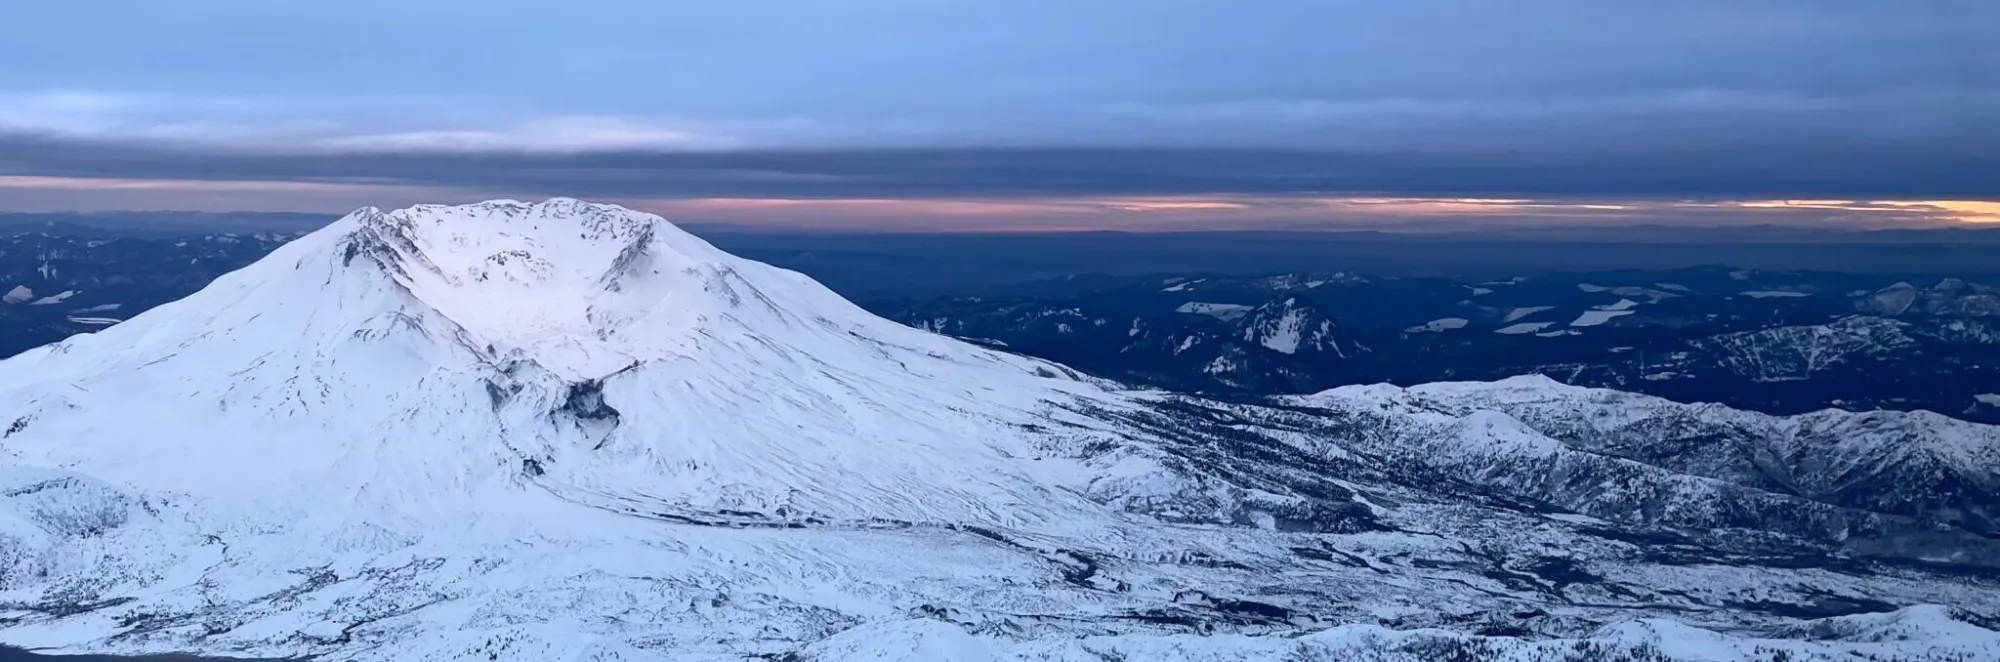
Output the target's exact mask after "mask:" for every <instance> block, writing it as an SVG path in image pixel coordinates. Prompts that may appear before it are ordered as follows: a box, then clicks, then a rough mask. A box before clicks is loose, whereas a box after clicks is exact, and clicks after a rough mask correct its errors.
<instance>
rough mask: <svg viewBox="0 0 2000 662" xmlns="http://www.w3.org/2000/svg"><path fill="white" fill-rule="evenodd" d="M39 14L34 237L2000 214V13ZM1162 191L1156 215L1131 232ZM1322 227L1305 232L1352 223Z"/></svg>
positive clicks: (1020, 5)
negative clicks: (656, 223) (600, 212)
mask: <svg viewBox="0 0 2000 662" xmlns="http://www.w3.org/2000/svg"><path fill="white" fill-rule="evenodd" d="M6 13H7V19H6V20H5V21H0V209H66V208H130V207H135V206H138V207H183V208H214V207H219V206H226V207H237V208H271V209H319V208H326V209H334V208H340V207H346V206H353V205H354V204H362V203H377V202H379V203H386V204H399V203H401V202H405V201H408V200H415V199H461V198H473V197H482V196H490V195H510V196H518V197H534V196H541V195H557V194H561V195H576V196H582V197H595V198H606V199H616V200H627V201H638V202H643V203H648V204H652V205H654V206H657V207H663V208H667V209H677V210H693V209H699V210H706V211H704V212H703V213H708V214H711V215H715V216H717V217H718V218H723V219H724V220H730V219H736V220H746V221H749V220H756V219H757V218H760V217H764V216H770V217H786V218H793V219H794V220H797V221H800V222H804V221H809V220H810V219H812V218H814V217H815V215H825V216H827V217H829V218H831V217H841V215H842V214H849V215H850V216H851V215H852V213H854V210H855V209H866V210H867V211H866V212H865V214H864V216H866V217H867V218H880V219H883V222H885V223H887V222H923V221H924V219H931V218H935V217H940V216H951V215H952V214H953V213H955V212H951V211H950V210H951V209H955V208H956V207H954V206H955V205H958V206H962V205H989V206H992V207H990V208H984V209H986V210H987V211H988V212H992V213H993V214H998V215H1000V216H1005V215H1006V214H1007V212H1005V211H1004V210H1006V209H1013V210H1014V211H1015V212H1019V213H1022V214H1028V215H1030V216H1032V214H1029V212H1028V211H1026V210H1027V209H1028V208H1029V207H1031V206H1035V205H1057V206H1063V208H1064V209H1068V210H1070V211H1067V212H1064V213H1066V214H1070V216H1065V217H1064V218H1066V219H1068V221H1075V220H1076V219H1075V218H1074V217H1073V216H1074V213H1073V212H1074V210H1075V209H1076V208H1077V207H1076V205H1083V206H1084V207H1085V208H1089V209H1093V210H1097V209H1099V207H1101V208H1102V209H1101V210H1100V211H1103V213H1104V215H1106V216H1107V219H1108V220H1107V221H1106V222H1108V223H1115V222H1118V221H1117V219H1116V218H1110V217H1121V214H1125V215H1129V214H1133V213H1143V212H1144V211H1158V210H1161V209H1170V210H1174V211H1175V213H1177V214H1183V215H1187V217H1188V218H1198V217H1202V216H1203V213H1205V212H1204V210H1206V211H1208V212H1213V211H1216V210H1221V209H1225V208H1228V207H1225V206H1222V205H1236V206H1237V207H1236V208H1237V209H1239V211H1240V210H1241V209H1251V210H1253V211H1252V212H1251V213H1247V214H1238V215H1237V216H1230V215H1229V214H1222V215H1218V216H1215V218H1216V219H1224V218H1225V217H1229V218H1238V217H1240V218H1238V220H1245V219H1249V218H1250V217H1254V216H1257V215H1258V214H1261V213H1264V212H1271V213H1272V214H1274V215H1275V214H1276V212H1275V211H1274V210H1278V209H1287V210H1296V209H1298V208H1299V201H1300V200H1316V201H1324V200H1349V199H1363V200H1385V199H1389V200H1463V199H1468V198H1473V199H1479V200H1494V199H1502V200H1533V201H1536V202H1535V204H1543V203H1544V202H1547V203H1549V204H1556V203H1559V202H1562V201H1575V200H1587V201H1593V202H1595V203H1604V202H1605V201H1616V203H1617V204H1618V205H1639V204H1642V203H1643V204H1644V205H1651V206H1650V207H1648V208H1649V209H1650V208H1657V207H1658V205H1659V204H1660V203H1661V202H1662V201H1676V203H1677V204H1678V203H1684V202H1686V201H1691V200H1692V201H1701V202H1704V203H1708V202H1716V201H1761V200H1774V199H1809V200H1814V201H1820V202H1834V201H1882V200H1919V201H1939V200H1943V201H1960V200H1990V199H1994V198H2000V40H1995V39H1993V38H1992V37H1991V35H1990V30H1991V29H1992V28H1993V27H1994V26H2000V3H1995V2H1991V1H1988V0H1873V1H1864V0H1655V1H1647V2H1638V1H1615V0H1589V1H1586V0H1518V1H1513V2H1496V1H1494V0H1397V1H1393V2H1392V1H1382V2H1353V1H1340V0H1317V1H1306V0H1146V1H1140V0H1010V1H1006V2H974V1H969V0H964V1H946V0H840V1H836V0H823V1H813V0H761V1H760V0H742V1H738V2H680V1H673V0H650V1H641V0H571V1H568V2H541V1H527V0H481V1H476V2H475V1H472V0H396V1H390V0H342V1H338V2H335V1H331V0H286V1H282V2H278V1H272V0H174V1H171V2H170V1H165V0H116V1H114V0H62V1H49V0H12V1H11V2H9V3H8V10H7V12H6ZM406 199H407V200H406ZM1135 200H1136V201H1138V202H1140V203H1143V204H1142V205H1140V207H1145V206H1146V205H1154V206H1153V207H1145V209H1143V210H1141V211H1134V210H1135V209H1140V207H1134V206H1133V205H1122V206H1121V205H1120V204H1116V203H1118V202H1119V201H1125V202H1130V201H1135ZM896 201H905V202H909V203H910V204H908V205H904V206H900V207H899V206H897V205H894V204H890V203H892V202H896ZM1107 201H1108V202H1107ZM861 203H868V204H861ZM1098 203H1106V204H1098ZM1093 205H1095V206H1093ZM1159 205H1169V206H1159ZM1204 205H1207V206H1204ZM1309 206H1310V207H1311V208H1312V209H1313V211H1312V212H1311V214H1308V216H1307V217H1306V218H1304V219H1303V220H1301V219H1290V220H1288V221H1287V222H1288V223H1292V222H1304V221H1310V220H1311V218H1312V217H1314V216H1313V215H1315V214H1331V213H1334V212H1327V211H1326V209H1327V207H1326V206H1324V205H1317V206H1313V205H1309ZM1600 206H1603V205H1600ZM1612 206H1616V205H1612ZM1816 206H1831V205H1825V204H1819V205H1816ZM1864 206H1865V205H1864ZM1713 207H1714V206H1713V205H1710V206H1708V207H1704V208H1713ZM1586 208H1587V207H1586ZM1742 208H1744V209H1763V208H1767V207H1766V206H1757V205H1751V206H1748V207H1742ZM1898 208H1899V209H1905V210H1907V209H1908V208H1909V207H1908V206H1906V205H1905V206H1900V207H1898ZM745 209H752V210H755V213H748V212H744V211H743V210H745ZM718 210H728V211H718ZM780 211H782V212H783V213H780ZM960 211H963V210H962V209H961V210H960ZM979 213H981V214H985V213H986V212H979ZM1093 213H1096V212H1093ZM731 214H736V216H731ZM787 214H790V215H789V216H787ZM739 217H740V218H739ZM842 218H846V220H847V221H849V222H851V221H853V220H855V219H854V218H851V217H842ZM1288 218H1289V217H1288ZM1217 222H1225V221H1224V220H1217ZM1086 225H1087V223H1086Z"/></svg>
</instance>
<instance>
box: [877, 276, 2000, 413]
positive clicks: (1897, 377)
mask: <svg viewBox="0 0 2000 662" xmlns="http://www.w3.org/2000/svg"><path fill="white" fill-rule="evenodd" d="M1908 280H1910V279H1909V278H1908V277H1893V276H1866V275H1856V274H1820V273H1789V272H1762V271H1751V270H1740V269H1728V268H1698V269H1685V270H1676V271H1664V272H1607V273H1576V274H1554V275H1545V276H1538V277H1533V278H1528V277H1519V278H1512V279H1502V280H1492V281H1459V280H1452V279H1406V278H1380V277H1377V278H1364V277H1357V276H1353V275H1350V274H1286V275H1281V276H1258V277H1237V276H1221V275H1204V276H1152V277H1134V278H1127V279H1110V280H1108V281H1106V282H1099V283H1096V284H1095V285H1093V286H1092V287H1090V288H1084V289H1081V290H1080V291H1069V292H1060V293H1053V294H1036V293H1034V292H1035V288H1033V287H1028V286H1024V287H1022V288H1021V290H1022V291H1023V292H1026V294H1022V295H1017V296H1011V297H991V296H983V297H942V298H935V299H918V300H900V301H880V302H876V303H874V304H871V307H873V308H874V309H875V310H877V311H879V312H882V313H883V314H885V315H888V316H889V317H891V318H894V319H899V320H903V321H905V322H907V323H911V324H916V325H920V326H923V327H924V328H928V329H933V330H937V331H940V332H944V333H951V334H953V335H959V336H962V337H967V338H977V339H982V340H985V341H988V342H995V343H999V344H1001V345H1004V346H1006V347H1009V348H1012V349H1014V350H1016V351H1022V352H1027V353H1030V354H1034V355H1037V356H1044V357H1049V358H1052V359H1055V360H1058V361H1064V362H1066V363H1069V364H1072V365H1075V366H1077V367H1079V368H1082V369H1085V370H1088V371H1092V372H1094V373H1096V374H1102V375H1106V376H1111V377H1114V378H1121V379H1129V380H1134V381H1137V382H1140V383H1147V384H1156V385H1160V386H1164V387H1169V388H1176V389H1186V390H1194V391H1202V392H1213V393H1247V394H1261V395H1274V394H1285V393H1299V392H1311V391H1318V390H1322V389H1325V388H1332V387H1335V386H1339V385H1343V384H1365V383H1374V382H1392V383H1397V384H1419V383H1425V382H1433V381H1452V380H1466V379H1476V380H1489V379H1500V378H1505V377H1509V376H1514V375H1521V374H1544V375H1548V376H1550V377H1552V378H1555V379H1557V380H1560V381H1563V382H1565V383H1571V384H1577V385H1582V386H1598V387H1610V388H1618V389H1624V390H1632V391H1638V392H1643V393H1651V394H1655V395H1660V396H1664V397H1668V398H1671V399H1674V400H1680V401H1716V402H1722V403H1725V404H1729V405H1732V406H1736V407H1742V408H1748V409H1754V410H1759V411H1770V412H1777V413H1803V412H1809V411H1813V410H1817V409H1821V408H1825V407H1840V408H1847V409H1857V410H1871V409H1894V410H1909V409H1928V410H1932V411H1936V412H1939V413H1943V414H1946V415H1951V416H1957V417H1961V418H1966V419H1969V420H1978V421H1989V422H2000V408H1996V407H1994V406H1993V405H1992V402H1991V401H1992V400H1993V399H1994V398H1990V397H1987V395H1988V394H1993V393H2000V368H1996V365H2000V293H1996V290H1995V288H1993V287H1991V286H1988V285H1985V284H1981V283H1976V282H1969V281H1966V280H1963V279H1960V278H1954V277H1942V278H1940V277H1932V278H1930V279H1928V280H1924V281H1923V282H1924V284H1923V285H1922V286H1918V285H1913V284H1911V283H1910V282H1908ZM1280 306H1296V307H1298V308H1299V309H1300V310H1308V311H1311V313H1310V315H1309V317H1310V318H1311V320H1312V322H1311V326H1312V328H1314V329H1316V330H1322V331H1323V332H1324V334H1325V337H1327V338H1329V339H1332V338H1338V342H1337V343H1334V345H1337V346H1338V347H1340V348H1342V351H1339V352H1305V353H1300V352H1289V353H1288V352H1281V351H1278V350H1277V349H1275V348H1273V347H1270V346H1267V345H1264V344H1262V343H1259V342H1256V341H1255V340H1256V339H1258V338H1263V337H1265V336H1264V334H1266V333H1268V332H1269V331H1270V329H1272V328H1275V327H1274V326H1273V325H1272V324H1271V323H1270V322H1268V321H1265V320H1266V319H1267V318H1258V319H1257V321H1256V322H1255V323H1253V318H1252V317H1251V316H1250V315H1249V312H1250V311H1255V310H1271V309H1273V308H1275V307H1280ZM1057 320H1060V322H1059V323H1058V322H1057ZM1281 344H1282V343H1281Z"/></svg>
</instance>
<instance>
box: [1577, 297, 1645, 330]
mask: <svg viewBox="0 0 2000 662" xmlns="http://www.w3.org/2000/svg"><path fill="white" fill-rule="evenodd" d="M1625 301H1631V299H1625ZM1630 314H1632V311H1630V310H1625V309H1622V308H1621V309H1615V310H1586V311H1583V312H1582V313H1581V314H1579V315H1577V316H1576V319H1574V320H1570V323H1569V325H1570V326H1597V325H1599V324H1603V323H1605V322H1609V321H1611V320H1613V319H1616V318H1618V317H1620V316H1624V315H1630Z"/></svg>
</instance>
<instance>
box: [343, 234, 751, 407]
mask: <svg viewBox="0 0 2000 662" xmlns="http://www.w3.org/2000/svg"><path fill="white" fill-rule="evenodd" d="M327 231H328V232H334V233H337V234H339V239H338V243H339V246H340V248H339V250H340V253H341V260H342V264H343V266H347V267H350V268H351V267H353V266H354V264H355V263H356V261H358V260H366V261H368V262H369V263H372V264H373V265H374V266H377V267H379V268H380V269H381V270H382V271H383V272H384V273H386V274H388V275H389V276H390V277H392V278H393V279H394V281H395V282H396V283H397V284H398V285H399V286H400V288H401V289H402V290H404V291H405V292H407V294H408V295H409V296H410V297H412V298H414V299H415V300H416V301H417V302H418V303H420V304H421V305H422V306H424V307H426V308H428V309H430V310H434V311H436V312H437V313H439V314H441V315H442V316H443V317H445V318H447V319H449V320H450V321H451V322H453V323H454V324H455V325H456V326H457V327H459V328H461V329H462V330H463V331H464V332H465V333H466V334H467V335H468V336H470V337H471V338H472V339H473V340H476V341H478V342H477V343H475V346H476V347H477V346H490V347H494V348H495V349H496V351H500V352H502V353H508V352H510V351H511V352H513V353H516V354H518V355H520V356H522V357H524V358H530V359H533V360H536V361H537V362H538V363H541V364H543V365H544V367H548V368H550V369H554V370H557V371H558V372H564V373H570V374H573V375H575V376H578V377H585V378H589V377H599V376H602V375H604V374H606V373H609V372H611V371H615V370H618V369H621V368H623V367H625V366H627V365H630V364H631V363H632V362H633V361H635V360H643V359H645V358H648V357H649V356H656V355H657V352H649V351H648V349H649V348H648V347H647V345H648V344H649V343H650V344H657V343H658V342H665V341H671V339H672V338H673V337H675V336H683V335H685V333H687V332H690V331H693V330H697V329H698V327H700V326H702V325H703V324H704V323H707V322H711V321H713V319H712V318H713V317H714V316H716V315H718V314H720V313H722V312H724V311H726V310H729V309H731V308H733V307H735V306H738V305H740V304H741V303H742V302H743V300H744V298H745V295H746V294H747V295H749V296H751V297H752V298H762V297H761V295H760V294H758V290H759V287H758V286H757V285H755V284H750V283H748V282H745V281H743V280H742V277H741V274H740V268H739V267H741V266H742V265H740V264H738V262H739V261H738V260H736V259H735V258H733V257H732V256H729V255H727V254H726V253H723V252H722V251H720V250H718V249H716V248H715V247H713V246H711V245H709V244H708V243H707V242H705V241H702V240H701V239H699V238H697V237H695V236H693V235H690V234H688V233H686V232H684V231H682V230H680V229H679V228H676V227H674V226H673V225H672V224H671V223H668V222H667V221H666V220H664V219H661V218H660V217H658V216H655V215H652V214H647V213H643V212H637V211H633V210H630V209H626V208H624V207H619V206H616V205H605V204H593V203H588V202H583V201H580V200H575V199H570V198H552V199H549V200H547V201H544V202H539V203H524V202H519V201H514V200H491V201H487V202H480V203H474V204H468V205H456V206H447V205H418V206H414V207H409V208H406V209H398V210H394V211H388V212H384V211H381V210H379V209H376V208H373V207H369V208H363V209H360V210H357V211H355V212H354V213H352V214H349V215H348V216H347V217H346V218H343V219H342V220H341V221H340V222H338V223H335V224H334V225H333V226H331V227H329V228H328V230H327ZM780 280H783V279H782V278H780ZM779 285H780V286H782V283H779ZM640 326H644V327H647V328H648V330H649V331H650V333H648V334H644V335H646V336H648V337H638V335H637V334H631V333H628V332H630V331H633V330H634V327H640ZM664 327H675V328H664Z"/></svg>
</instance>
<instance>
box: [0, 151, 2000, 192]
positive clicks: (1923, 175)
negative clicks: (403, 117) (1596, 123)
mask: <svg viewBox="0 0 2000 662" xmlns="http://www.w3.org/2000/svg"><path fill="white" fill-rule="evenodd" d="M0 175H12V176H31V177H32V176H39V177H64V178H106V179H136V180H185V181H268V182H315V183H335V184H383V185H388V184H393V185H408V186H421V187H454V188H467V189H478V190H489V191H518V192H521V193H522V194H528V195H554V194H564V195H582V196H600V197H635V198H659V197H792V198H812V197H822V198H904V197H917V198H922V197H1010V196H1018V197H1032V196H1083V195H1181V194H1249V195H1293V194H1303V195H1313V194H1344V195H1357V194H1359V195H1368V194H1382V195H1424V196H1485V197H1496V196H1522V195H1525V196H1535V197H1590V196H1619V197H1641V198H1730V197H1746V196H1750V197H1814V198H1826V197H1837V198H1849V199H1853V198H1942V199H1953V198H1983V197H1991V196H1993V195H1995V194H1996V193H2000V191H1996V190H1995V187H1996V184H1995V183H1996V182H2000V154H1996V153H1994V152H1991V151H1984V150H1969V149H1968V150H1956V151H1943V150H1932V149H1928V148H1913V147H1911V146H1907V145H1895V144H1888V145H1867V146H1856V145H1843V146H1838V147H1817V146H1788V147H1767V148H1761V149H1757V150H1743V151H1738V150H1734V149H1728V148H1720V147H1717V148H1709V149H1706V150H1701V149H1688V150H1677V151H1657V150H1646V151H1642V152H1633V153H1607V152H1594V151H1580V152H1569V153H1562V152H1546V153H1523V152H1502V151H1440V150H1431V151H1401V152H1394V151H1327V150H1281V149H1238V148H1060V147H1058V148H906V149H879V148H864V149H818V150H799V149H794V150H777V149H754V150H729V151H714V152H584V153H535V152H519V151H510V152H471V153H467V152H400V153H351V152H324V153H278V152H268V151H267V152H250V151H242V150H224V149H194V148H189V147H187V146H174V147H158V146H155V147H142V146H133V145H129V144H120V143H104V142H83V141H72V140H60V139H51V138H33V137H26V136H11V137H9V136H0Z"/></svg>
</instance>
